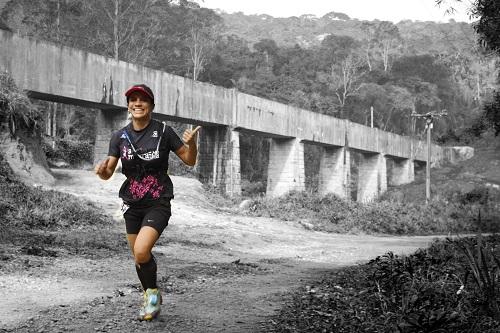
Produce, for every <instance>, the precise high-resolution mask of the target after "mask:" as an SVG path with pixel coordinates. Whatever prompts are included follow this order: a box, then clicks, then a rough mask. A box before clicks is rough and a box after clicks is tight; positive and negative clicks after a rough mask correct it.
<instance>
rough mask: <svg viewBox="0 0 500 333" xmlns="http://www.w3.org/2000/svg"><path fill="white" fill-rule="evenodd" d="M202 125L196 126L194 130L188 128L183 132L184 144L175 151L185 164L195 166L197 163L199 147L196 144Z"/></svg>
mask: <svg viewBox="0 0 500 333" xmlns="http://www.w3.org/2000/svg"><path fill="white" fill-rule="evenodd" d="M200 128H201V126H198V127H196V128H195V129H194V130H191V129H186V130H185V131H184V133H183V134H182V140H183V141H184V145H182V146H181V147H180V148H179V149H177V150H176V151H175V154H176V155H177V156H179V158H180V159H181V160H182V162H184V163H185V164H187V165H189V166H194V165H195V164H196V156H197V155H198V147H197V146H196V138H197V135H198V131H199V130H200Z"/></svg>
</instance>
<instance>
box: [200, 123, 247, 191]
mask: <svg viewBox="0 0 500 333" xmlns="http://www.w3.org/2000/svg"><path fill="white" fill-rule="evenodd" d="M199 140H200V141H199V149H198V172H199V178H200V180H201V181H202V182H204V183H208V184H212V185H213V186H215V187H217V188H220V189H221V190H222V191H223V192H224V193H226V194H228V195H230V196H232V195H239V194H241V171H240V136H239V132H237V131H235V130H233V129H231V128H229V127H228V126H204V127H203V128H202V129H201V131H200V139H199Z"/></svg>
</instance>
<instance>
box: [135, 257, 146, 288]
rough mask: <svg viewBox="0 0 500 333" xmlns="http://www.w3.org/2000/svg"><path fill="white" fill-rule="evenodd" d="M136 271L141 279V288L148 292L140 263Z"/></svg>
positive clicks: (136, 266)
mask: <svg viewBox="0 0 500 333" xmlns="http://www.w3.org/2000/svg"><path fill="white" fill-rule="evenodd" d="M135 271H136V272H137V276H138V277H139V281H141V286H142V289H144V291H146V289H147V287H146V283H145V281H144V274H143V273H142V270H141V266H139V264H138V263H135Z"/></svg>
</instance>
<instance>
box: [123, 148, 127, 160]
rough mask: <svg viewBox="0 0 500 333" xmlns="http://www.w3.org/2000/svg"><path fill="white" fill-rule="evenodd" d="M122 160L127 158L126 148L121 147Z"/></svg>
mask: <svg viewBox="0 0 500 333" xmlns="http://www.w3.org/2000/svg"><path fill="white" fill-rule="evenodd" d="M122 158H123V159H126V158H127V147H126V146H123V148H122Z"/></svg>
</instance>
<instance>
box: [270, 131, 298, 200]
mask: <svg viewBox="0 0 500 333" xmlns="http://www.w3.org/2000/svg"><path fill="white" fill-rule="evenodd" d="M293 190H296V191H304V190H305V170H304V144H303V143H302V142H300V140H299V139H296V138H294V139H271V144H270V147H269V165H268V170H267V189H266V195H268V196H273V197H276V196H280V195H283V194H285V193H287V192H290V191H293Z"/></svg>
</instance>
